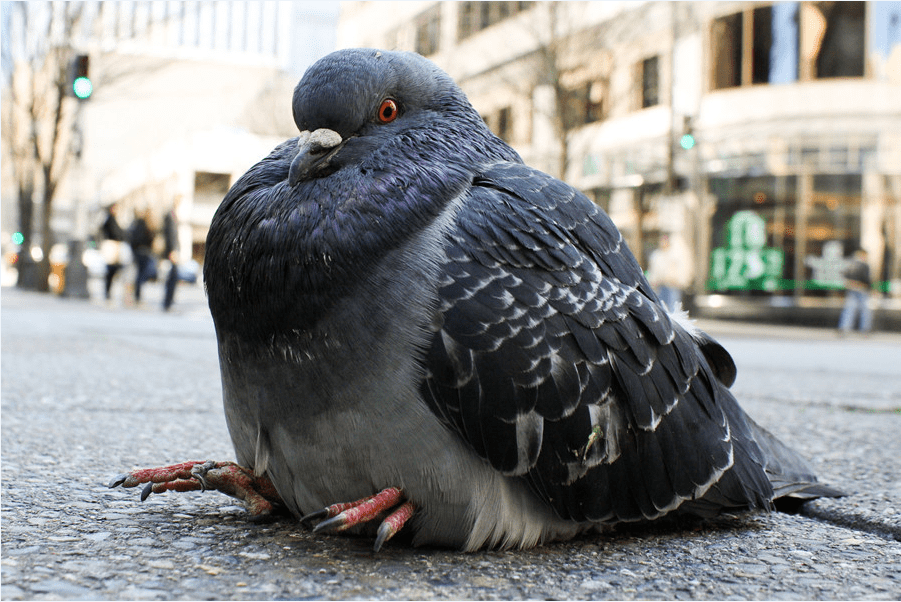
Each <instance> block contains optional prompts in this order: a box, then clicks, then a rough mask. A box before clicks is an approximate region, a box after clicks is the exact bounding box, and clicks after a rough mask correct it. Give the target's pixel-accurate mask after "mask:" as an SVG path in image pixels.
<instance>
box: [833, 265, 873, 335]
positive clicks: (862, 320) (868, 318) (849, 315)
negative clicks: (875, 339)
mask: <svg viewBox="0 0 901 602" xmlns="http://www.w3.org/2000/svg"><path fill="white" fill-rule="evenodd" d="M842 276H844V278H845V306H844V307H843V308H842V314H841V316H840V317H839V320H838V330H839V332H840V333H841V334H847V333H848V332H850V331H851V329H852V328H853V327H854V325H855V323H856V324H857V328H858V330H859V331H860V332H869V331H870V328H872V324H873V312H872V310H870V305H869V300H870V287H871V284H872V281H871V278H870V265H869V264H868V263H867V252H866V251H864V250H863V249H858V250H857V251H855V252H854V256H853V257H852V258H851V260H850V261H849V262H848V265H847V267H846V268H845V269H844V271H843V272H842Z"/></svg>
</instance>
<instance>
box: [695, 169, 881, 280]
mask: <svg viewBox="0 0 901 602" xmlns="http://www.w3.org/2000/svg"><path fill="white" fill-rule="evenodd" d="M708 190H709V194H710V195H711V197H712V199H713V200H714V203H715V205H714V207H715V210H714V213H713V217H712V220H711V241H710V250H711V251H710V266H709V272H708V275H707V282H706V290H707V292H710V293H721V294H729V295H740V296H761V295H796V296H801V295H803V296H806V297H811V296H812V297H818V296H819V297H822V296H829V295H832V294H835V293H836V292H837V291H841V290H843V281H842V276H841V273H842V270H843V268H844V264H845V261H846V259H847V258H848V257H849V256H850V255H851V254H852V253H853V252H854V251H855V250H856V249H858V248H860V247H861V246H866V245H864V244H863V236H864V224H863V221H864V220H863V217H864V215H865V210H864V209H863V207H864V203H863V202H862V199H863V190H864V184H863V178H862V177H861V175H860V174H808V175H788V176H770V175H765V176H755V177H728V178H725V177H724V178H717V177H714V178H710V180H709V187H708ZM888 200H889V201H891V200H892V199H888ZM893 204H894V203H892V202H888V203H881V204H878V205H877V206H876V208H875V209H876V211H878V212H879V213H880V214H884V215H885V216H886V217H889V216H890V215H891V213H892V211H891V207H892V206H893ZM877 218H878V216H877ZM876 221H879V220H878V219H877V220H876ZM886 234H887V232H883V235H886ZM892 242H893V241H890V240H888V238H887V237H886V239H885V240H884V243H885V246H886V248H892V244H891V243H892ZM881 255H882V257H877V258H876V259H877V260H878V261H877V263H878V264H884V267H885V268H888V269H879V266H874V267H877V269H876V270H875V274H874V275H875V276H876V278H874V280H876V281H877V283H876V284H877V288H882V289H886V288H887V282H879V280H881V279H885V280H888V279H890V278H891V274H890V272H891V271H892V270H891V266H890V265H889V263H891V261H892V258H891V257H890V256H889V254H887V253H881ZM884 262H889V263H884Z"/></svg>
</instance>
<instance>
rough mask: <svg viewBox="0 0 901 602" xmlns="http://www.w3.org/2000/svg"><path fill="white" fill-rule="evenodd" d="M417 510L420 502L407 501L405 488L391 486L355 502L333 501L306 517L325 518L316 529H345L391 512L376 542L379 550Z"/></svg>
mask: <svg viewBox="0 0 901 602" xmlns="http://www.w3.org/2000/svg"><path fill="white" fill-rule="evenodd" d="M415 511H416V505H415V504H414V503H413V502H410V501H404V494H403V491H401V490H400V489H398V488H397V487H389V488H387V489H384V490H382V491H381V492H379V493H377V494H376V495H373V496H369V497H366V498H363V499H360V500H357V501H355V502H347V503H341V504H332V505H331V506H328V507H326V508H323V509H322V510H319V511H317V512H313V513H312V514H308V515H306V516H304V517H303V519H302V520H303V521H304V522H311V521H314V520H318V519H324V520H322V522H320V523H319V524H317V525H316V526H315V527H314V528H313V532H314V533H320V532H323V531H344V530H345V529H349V528H351V527H354V526H356V525H361V524H363V523H366V522H369V521H371V520H373V519H375V518H377V517H380V516H384V515H385V513H386V512H390V514H388V516H387V517H386V518H385V519H384V520H383V521H382V523H381V525H379V529H378V533H377V535H376V540H375V546H374V549H375V551H376V552H378V551H379V549H381V547H382V545H383V544H384V543H385V542H386V541H388V540H389V539H391V538H392V537H394V535H395V534H396V533H397V532H398V531H400V530H401V529H402V528H403V526H404V524H405V523H406V522H407V521H408V520H409V519H410V517H411V516H413V513H414V512H415Z"/></svg>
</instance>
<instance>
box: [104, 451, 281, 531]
mask: <svg viewBox="0 0 901 602" xmlns="http://www.w3.org/2000/svg"><path fill="white" fill-rule="evenodd" d="M120 485H121V486H122V487H136V486H138V485H145V487H144V488H143V489H142V491H141V501H144V500H145V499H147V497H148V496H149V495H150V494H151V493H164V492H166V491H206V490H215V491H220V492H222V493H224V494H226V495H230V496H232V497H235V498H238V499H240V500H243V501H244V502H245V503H246V504H247V510H248V512H249V513H250V515H251V517H253V518H258V517H265V516H268V515H270V514H272V513H273V512H274V511H275V509H276V508H277V507H278V506H280V505H281V498H280V497H279V495H278V493H277V492H276V490H275V487H273V485H272V481H270V480H269V477H267V476H266V475H262V476H256V475H255V474H254V473H253V471H251V470H249V469H247V468H244V467H243V466H239V465H237V464H235V463H234V462H214V461H212V460H209V461H206V462H199V461H191V462H181V463H179V464H173V465H171V466H162V467H158V468H143V469H140V470H134V471H132V472H129V473H125V474H121V475H117V476H116V477H114V478H113V479H112V481H110V483H109V487H118V486H120Z"/></svg>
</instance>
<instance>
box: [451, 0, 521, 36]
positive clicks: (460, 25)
mask: <svg viewBox="0 0 901 602" xmlns="http://www.w3.org/2000/svg"><path fill="white" fill-rule="evenodd" d="M534 5H535V3H534V2H460V4H459V6H458V8H457V11H458V12H457V39H458V40H464V39H466V38H468V37H469V36H471V35H473V34H476V33H478V32H480V31H482V30H483V29H486V28H488V27H491V26H492V25H494V24H495V23H499V22H500V21H503V20H504V19H506V18H508V17H512V16H513V15H515V14H517V13H520V12H522V11H524V10H528V9H530V8H532V6H534Z"/></svg>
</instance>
